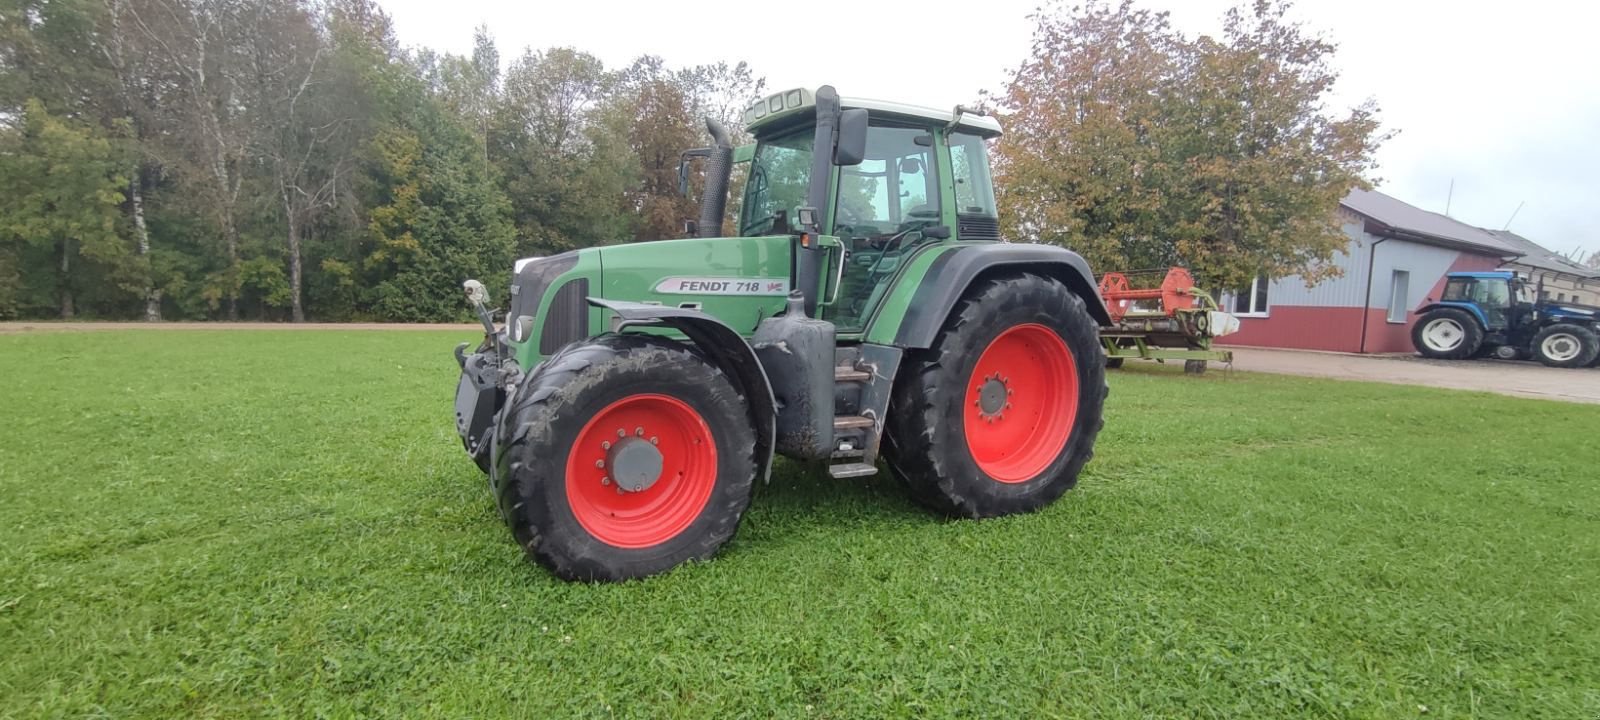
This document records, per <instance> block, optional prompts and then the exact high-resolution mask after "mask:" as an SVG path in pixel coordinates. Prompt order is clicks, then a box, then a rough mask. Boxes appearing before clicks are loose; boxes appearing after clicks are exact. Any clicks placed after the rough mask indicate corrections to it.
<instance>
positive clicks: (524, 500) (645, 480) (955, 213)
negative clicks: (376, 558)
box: [455, 86, 1110, 580]
mask: <svg viewBox="0 0 1600 720" xmlns="http://www.w3.org/2000/svg"><path fill="white" fill-rule="evenodd" d="M745 120H746V123H747V126H748V128H749V130H750V132H752V133H753V134H754V136H755V143H754V144H753V145H747V146H742V147H738V148H735V147H733V146H732V145H731V143H730V142H729V140H728V134H727V133H726V132H725V131H724V130H723V128H722V127H721V126H720V125H718V124H717V123H716V122H714V121H707V126H708V130H709V132H710V135H711V137H712V139H713V141H714V144H713V145H712V146H711V147H709V148H699V149H695V150H691V151H688V152H686V153H685V154H684V155H685V158H684V160H685V162H688V161H689V160H690V158H695V157H700V158H704V167H705V189H704V191H703V193H702V197H701V200H700V207H699V221H698V223H695V224H691V232H692V233H693V235H695V236H694V237H689V238H684V239H676V240H663V241H658V242H647V243H635V244H626V245H608V246H603V247H592V248H586V249H582V250H576V251H573V252H567V253H562V254H559V255H553V256H550V257H543V258H532V259H526V260H521V261H518V262H517V265H516V269H515V271H514V277H513V279H512V283H511V298H510V305H509V309H508V310H507V311H506V312H505V315H504V321H503V324H501V325H497V324H496V322H495V317H494V312H495V311H492V310H489V309H488V308H487V307H486V306H485V302H486V300H487V297H486V293H485V292H484V290H483V286H482V285H481V284H480V283H477V282H476V281H468V282H467V283H466V286H467V294H468V297H469V301H470V302H471V303H472V304H473V306H474V307H475V309H476V310H477V312H478V315H479V318H480V319H481V320H482V322H483V325H484V329H485V332H486V335H485V339H484V341H483V342H482V344H480V345H479V346H478V348H477V351H476V352H473V353H470V354H469V353H468V352H466V350H467V347H468V345H467V344H465V343H463V344H462V345H461V346H459V347H458V348H457V349H456V358H457V361H458V362H459V363H460V365H461V380H460V384H459V386H458V389H457V393H456V403H455V406H456V425H457V430H458V432H459V433H460V435H461V438H462V443H463V445H464V446H465V447H466V450H467V453H468V454H469V455H470V456H471V457H472V458H473V459H474V460H475V461H476V462H477V463H478V466H479V467H480V468H481V469H482V470H483V471H484V472H486V473H488V475H489V479H490V485H491V487H492V489H493V491H494V495H495V497H496V499H497V501H498V504H499V508H500V512H501V514H502V516H503V517H504V519H505V521H506V523H507V524H508V525H509V526H510V527H511V531H512V534H513V535H514V537H515V538H516V540H517V542H518V543H519V544H521V545H522V547H523V548H524V549H525V551H526V552H527V554H528V556H529V557H531V558H532V559H534V560H535V561H537V562H539V563H540V564H542V565H544V566H545V567H547V568H549V569H550V570H551V571H553V572H554V573H555V574H556V575H558V576H560V577H562V578H567V579H580V580H624V579H628V578H636V577H642V576H646V575H651V574H654V573H658V572H662V571H664V570H667V569H669V568H672V567H674V566H676V565H678V564H680V563H683V562H686V561H691V560H699V559H706V558H709V557H711V556H712V555H713V554H714V553H716V551H717V549H718V548H720V547H721V546H722V545H723V543H726V542H727V541H728V540H729V539H730V538H732V537H733V534H734V531H735V530H736V529H737V528H738V526H739V520H740V517H741V516H742V515H743V513H744V511H745V508H746V507H747V506H748V505H749V503H750V497H751V491H752V489H753V488H754V486H755V484H756V483H757V481H760V480H764V479H766V478H767V477H768V476H769V474H770V472H771V469H772V462H773V455H774V454H775V453H777V454H782V455H785V456H787V457H791V458H796V459H800V460H807V461H815V462H818V463H826V464H827V468H828V472H829V474H831V475H832V476H833V477H835V478H857V477H864V476H869V475H873V474H875V473H876V472H877V471H878V461H879V460H880V459H881V460H884V461H885V462H886V464H887V466H888V467H889V469H890V470H891V471H892V472H893V473H894V475H896V476H897V477H898V478H899V479H900V480H901V481H903V483H904V484H905V485H906V486H907V487H908V488H909V490H910V492H911V494H912V495H913V496H915V498H916V499H917V500H919V501H921V502H922V503H925V504H927V505H929V506H931V507H933V508H935V509H937V510H938V511H941V512H943V513H947V514H949V515H953V516H958V517H968V518H983V517H992V516H997V515H1006V514H1010V513H1019V512H1027V511H1031V510H1035V509H1038V508H1040V507H1043V506H1044V505H1047V504H1049V503H1050V502H1051V501H1053V500H1055V499H1056V498H1057V497H1060V496H1061V494H1062V493H1064V492H1065V491H1067V490H1068V489H1070V488H1071V487H1073V485H1075V484H1076V482H1077V479H1078V473H1079V471H1081V470H1082V468H1083V466H1084V463H1086V462H1088V461H1089V458H1090V457H1092V456H1093V452H1094V442H1095V436H1096V435H1097V434H1098V433H1099V430H1100V427H1101V425H1102V421H1101V406H1102V403H1103V402H1104V400H1105V396H1106V385H1105V375H1104V373H1105V358H1104V355H1103V353H1102V351H1101V348H1100V340H1099V338H1098V337H1097V330H1098V328H1099V326H1100V325H1103V324H1108V323H1109V321H1110V318H1109V317H1108V315H1107V313H1106V307H1105V305H1104V303H1103V302H1102V301H1101V299H1100V297H1099V295H1098V294H1097V292H1096V289H1095V283H1094V275H1093V274H1092V273H1091V272H1090V270H1089V267H1088V264H1087V263H1085V262H1084V260H1083V258H1081V257H1079V256H1078V255H1077V254H1076V253H1073V252H1071V251H1069V250H1066V249H1063V248H1060V247H1054V246H1049V245H1038V244H1021V243H1010V242H1006V241H1003V240H1001V239H1000V235H999V225H998V222H997V219H996V212H995V201H994V188H993V186H992V183H991V180H990V174H989V159H988V155H987V150H986V147H985V141H986V140H989V139H992V138H995V137H998V136H999V135H1000V125H999V123H997V122H996V121H994V120H993V119H992V118H990V117H988V116H986V115H983V114H981V113H979V112H976V111H973V110H968V109H966V108H962V107H960V106H958V107H957V108H956V109H955V110H954V111H952V112H945V111H939V110H933V109H927V108H921V107H914V106H909V105H901V104H897V103H886V102H877V101H866V100H841V98H840V97H839V95H838V94H837V93H836V92H835V91H834V89H833V88H832V87H828V86H824V87H822V88H819V89H818V90H817V91H816V92H815V93H812V92H810V91H807V90H788V91H785V92H781V93H778V94H775V95H772V96H770V97H768V98H765V99H763V100H761V101H758V102H756V103H755V104H754V105H752V106H751V107H750V108H749V109H748V110H747V111H746V112H745ZM740 162H748V163H749V169H748V179H747V181H746V183H745V189H744V194H743V199H742V205H741V208H740V212H739V218H738V234H737V236H735V237H715V236H717V235H720V234H721V227H722V220H723V217H724V212H725V209H726V203H727V194H728V186H729V178H730V174H731V170H732V168H733V166H734V165H735V164H737V163H740ZM680 177H681V178H686V177H687V171H686V166H680Z"/></svg>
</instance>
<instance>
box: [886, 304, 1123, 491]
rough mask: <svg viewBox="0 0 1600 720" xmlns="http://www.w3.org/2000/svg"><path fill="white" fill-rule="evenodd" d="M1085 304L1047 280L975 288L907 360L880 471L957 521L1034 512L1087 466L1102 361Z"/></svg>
mask: <svg viewBox="0 0 1600 720" xmlns="http://www.w3.org/2000/svg"><path fill="white" fill-rule="evenodd" d="M1097 327H1098V326H1097V324H1096V323H1095V321H1094V319H1093V318H1092V317H1090V315H1089V312H1088V309H1087V308H1086V307H1085V306H1084V302H1083V299H1082V298H1080V297H1078V296H1077V295H1076V294H1074V293H1073V292H1072V291H1071V290H1069V289H1067V286H1065V285H1063V284H1061V283H1060V282H1059V281H1057V280H1054V279H1052V278H1047V277H1041V276H1038V275H1032V274H1021V275H1016V276H1013V277H1009V278H1001V279H995V280H991V281H989V282H986V283H983V284H981V285H979V286H977V287H975V288H974V289H973V290H971V291H969V294H968V295H967V297H966V298H965V299H964V300H962V302H961V303H960V304H959V305H957V306H956V308H955V309H954V310H953V311H952V312H951V316H950V319H949V320H948V321H946V324H945V327H944V329H943V330H941V331H940V333H939V335H938V337H937V338H935V340H934V344H933V347H932V348H930V349H928V350H925V351H921V352H918V353H916V354H914V355H912V356H911V357H910V358H908V362H907V364H906V366H905V367H904V368H903V369H902V370H901V380H900V382H898V383H896V388H895V394H894V397H893V403H892V405H891V408H890V413H889V419H888V426H889V427H888V433H887V440H888V443H887V450H888V452H887V453H886V455H887V458H888V461H889V467H890V469H891V470H893V471H894V473H895V474H896V475H897V476H899V477H900V479H901V480H902V481H904V482H905V483H906V485H907V486H908V487H909V488H910V489H911V493H912V495H913V496H914V497H916V499H917V500H919V501H921V502H922V503H924V504H926V505H929V506H931V507H933V508H935V509H937V510H940V511H942V512H945V513H948V514H951V515H957V516H962V517H974V518H978V517H992V516H996V515H1006V514H1010V513H1018V512H1028V511H1031V510H1036V509H1038V508H1041V507H1043V506H1045V505H1047V504H1049V503H1050V502H1051V501H1053V500H1055V499H1056V498H1058V497H1060V496H1061V494H1062V493H1064V492H1066V491H1067V490H1068V489H1070V488H1072V487H1073V486H1074V485H1076V484H1077V482H1078V473H1079V472H1080V471H1081V470H1082V469H1083V466H1084V464H1085V463H1087V462H1088V461H1089V459H1090V458H1091V457H1093V455H1094V441H1095V436H1096V435H1098V434H1099V432H1100V426H1101V424H1102V422H1101V406H1102V405H1103V403H1104V402H1105V396H1106V382H1105V365H1106V363H1105V356H1104V352H1103V350H1102V349H1101V347H1100V342H1099V338H1098V335H1097Z"/></svg>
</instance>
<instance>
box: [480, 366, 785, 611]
mask: <svg viewBox="0 0 1600 720" xmlns="http://www.w3.org/2000/svg"><path fill="white" fill-rule="evenodd" d="M647 396H648V397H656V398H660V397H665V398H670V399H671V401H675V402H676V403H679V404H682V405H685V406H687V407H688V408H691V409H692V410H693V411H694V413H697V414H698V417H699V418H700V419H702V420H703V421H704V425H705V427H706V428H707V429H709V436H710V437H709V440H710V442H711V444H712V445H713V446H714V457H715V461H716V465H715V472H714V473H702V477H709V476H711V475H714V480H712V481H710V482H711V483H712V485H711V489H710V493H709V496H708V497H707V499H706V500H705V502H704V505H703V507H700V509H699V510H698V514H696V515H693V520H692V521H688V524H687V525H686V526H684V527H683V528H682V529H681V530H678V531H676V534H673V535H671V536H670V537H663V538H662V539H661V540H660V541H659V542H656V543H655V544H652V545H648V546H633V547H629V546H618V545H615V544H612V543H610V542H607V541H606V540H605V539H602V537H600V536H599V535H597V534H596V533H594V532H591V531H590V530H588V529H586V528H585V526H584V524H583V522H582V521H581V520H579V518H578V516H577V513H578V512H583V510H582V509H581V508H582V507H583V505H584V502H585V501H584V500H583V499H582V498H579V499H578V500H577V501H576V503H575V501H574V499H573V498H570V497H569V494H568V487H569V483H568V472H569V468H568V467H567V466H568V460H569V457H575V456H576V455H577V452H578V451H577V450H574V449H573V448H574V446H575V444H577V443H578V442H579V440H578V438H579V437H580V435H582V434H583V433H584V432H586V430H588V429H590V428H591V425H592V422H591V421H593V422H600V419H599V414H601V413H603V412H604V411H605V410H607V409H609V408H613V407H616V406H617V404H618V403H626V402H637V400H636V399H637V398H641V397H647ZM507 416H508V418H509V422H508V423H506V424H505V425H504V427H505V428H506V435H505V436H504V438H503V439H504V442H505V448H506V450H505V454H506V457H505V458H504V463H505V464H504V465H503V466H502V467H504V468H505V469H506V472H505V473H504V474H503V477H500V478H499V479H498V480H499V486H498V487H496V488H495V496H496V498H497V501H498V503H499V506H500V512H501V515H502V516H503V517H504V518H505V520H506V523H507V524H508V525H509V526H510V528H511V532H512V535H513V536H514V537H515V538H516V541H517V543H518V544H519V545H521V546H522V548H523V550H524V551H526V552H527V554H528V557H530V558H532V559H533V560H535V561H536V562H538V563H539V564H540V565H543V566H545V567H546V568H549V569H550V571H551V572H553V573H555V574H556V575H557V576H559V577H562V578H565V579H568V580H610V581H615V580H627V579H631V578H638V577H644V576H647V575H653V574H655V573H659V572H662V571H665V570H668V569H670V568H672V567H675V566H677V565H679V564H681V563H684V562H687V561H691V560H705V559H709V558H710V557H711V556H712V555H714V554H715V553H716V552H717V550H718V548H720V547H722V545H723V544H724V543H726V542H727V541H728V540H730V539H732V538H733V535H734V532H735V531H736V530H737V529H738V527H739V519H740V517H741V516H743V514H744V511H745V508H746V507H748V506H749V504H750V492H751V488H752V486H753V484H754V480H755V475H756V459H755V431H754V430H753V427H754V424H753V422H752V420H751V417H750V413H749V410H748V405H747V403H746V401H745V399H744V398H743V397H742V396H741V395H740V393H739V391H738V390H737V389H736V388H735V386H734V384H733V383H732V382H730V380H729V379H728V377H727V376H726V375H724V374H723V373H722V371H721V370H719V369H718V368H717V367H716V366H714V365H712V364H710V363H708V362H706V361H705V360H704V359H702V358H701V357H700V356H699V355H698V354H696V353H695V352H693V351H691V350H690V349H689V348H688V347H686V346H684V345H682V344H679V343H675V342H672V341H670V340H665V339H661V338H656V337H649V336H643V335H602V336H600V337H597V338H592V339H588V340H583V341H579V342H576V343H573V344H571V345H568V346H567V347H566V348H564V349H562V350H561V351H560V352H558V353H556V354H555V355H554V356H552V357H550V358H549V359H548V360H546V361H545V362H544V364H543V365H541V366H540V367H539V369H538V370H537V371H536V372H535V373H534V374H533V376H532V377H530V378H528V379H527V380H526V381H525V382H524V383H523V384H522V386H521V387H520V388H518V390H517V395H516V400H515V401H514V402H513V404H512V406H511V409H510V410H509V411H508V414H507ZM629 424H631V423H629ZM607 432H609V430H607ZM662 434H663V435H665V434H666V433H662ZM630 435H631V434H630ZM696 437H699V435H696ZM650 442H651V444H652V445H653V444H654V442H655V440H654V438H651V439H650ZM667 444H669V443H663V445H667ZM696 444H698V441H696ZM618 445H619V446H620V445H621V441H618ZM606 447H607V448H608V449H609V448H610V447H611V446H610V443H609V442H607V443H606ZM666 450H667V448H666V447H662V448H661V451H663V452H662V454H663V455H664V454H666ZM697 452H698V449H697ZM607 457H609V456H607ZM671 462H672V460H671V459H670V458H668V460H667V463H668V464H669V466H670V464H671ZM615 464H616V463H613V465H615ZM596 467H602V466H599V465H597V466H596ZM586 469H589V468H588V466H587V465H583V467H581V468H580V467H575V468H572V469H571V472H573V473H575V474H576V473H580V472H583V471H584V470H586ZM656 469H657V470H658V471H661V463H660V461H659V460H658V462H657V465H656ZM596 472H597V473H598V474H599V475H601V476H605V477H604V478H603V479H602V478H599V477H597V478H594V481H595V482H603V483H604V485H605V486H606V487H607V488H610V489H612V490H616V489H617V488H616V487H615V486H614V485H613V481H612V479H611V478H610V477H609V475H610V474H611V471H609V470H604V471H596ZM691 474H693V473H691ZM575 476H576V475H575ZM682 478H683V473H681V472H680V473H678V474H677V475H676V476H673V475H671V474H670V472H669V471H662V474H661V476H660V479H659V480H658V481H653V482H656V483H658V484H659V485H660V487H659V488H656V487H655V486H651V487H649V488H647V489H646V491H649V490H657V489H659V490H662V491H666V492H677V491H676V490H675V489H674V486H673V485H672V484H671V483H674V482H677V483H680V486H681V483H683V482H684V481H683V480H682ZM574 482H579V481H576V480H575V481H574ZM617 484H620V483H617ZM580 487H584V486H580ZM702 487H703V485H702ZM596 492H599V491H596ZM618 494H619V495H621V494H622V493H621V492H620V490H619V491H618ZM575 505H576V506H577V507H579V508H580V509H579V510H575V509H574V508H575ZM591 507H592V506H591ZM692 507H693V506H692V505H691V508H692ZM688 512H693V510H692V509H691V510H690V511H688ZM594 513H595V511H594V510H589V511H587V513H586V515H585V516H586V517H590V518H594V517H595V514H594ZM601 514H603V513H601ZM611 517H613V518H614V517H616V513H615V512H613V513H611ZM686 517H687V515H686ZM591 522H595V521H593V520H592V521H591ZM599 522H606V520H605V519H604V518H602V519H601V520H600V521H599Z"/></svg>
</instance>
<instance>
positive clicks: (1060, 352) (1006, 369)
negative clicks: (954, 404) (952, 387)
mask: <svg viewBox="0 0 1600 720" xmlns="http://www.w3.org/2000/svg"><path fill="white" fill-rule="evenodd" d="M965 397H966V402H965V403H964V407H965V408H966V409H965V410H964V411H963V412H962V414H961V418H962V424H963V426H964V428H963V429H964V432H965V433H966V438H967V450H968V451H969V452H971V453H972V459H973V461H974V462H976V463H977V464H978V469H980V470H982V471H983V472H984V473H986V474H988V475H989V477H992V478H994V479H995V480H998V481H1000V482H1004V483H1021V482H1027V481H1029V480H1032V479H1033V478H1035V477H1037V476H1038V475H1039V473H1041V472H1044V470H1045V468H1047V467H1049V466H1050V463H1052V462H1054V461H1055V459H1056V458H1057V457H1058V456H1059V455H1060V454H1061V449H1062V448H1064V447H1066V444H1067V438H1068V437H1069V436H1071V435H1072V425H1073V422H1074V421H1075V420H1076V419H1077V417H1078V368H1077V365H1076V363H1075V362H1074V361H1073V358H1072V351H1071V350H1069V349H1067V344H1066V342H1064V341H1063V340H1062V339H1061V336H1060V335H1057V334H1056V331H1054V330H1052V329H1050V328H1048V327H1046V326H1044V325H1039V324H1036V323H1028V324H1025V325H1017V326H1015V327H1013V328H1011V329H1009V330H1006V331H1005V332H1003V333H1000V336H999V337H996V338H995V339H994V341H993V342H990V343H989V347H987V348H985V349H984V351H983V354H982V355H980V356H978V364H977V365H975V366H973V368H972V376H971V377H970V378H968V381H967V391H966V396H965Z"/></svg>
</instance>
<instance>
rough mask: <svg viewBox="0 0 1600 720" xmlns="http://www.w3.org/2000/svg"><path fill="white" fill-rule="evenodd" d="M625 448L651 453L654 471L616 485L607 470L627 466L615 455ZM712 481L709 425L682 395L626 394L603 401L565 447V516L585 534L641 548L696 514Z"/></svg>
mask: <svg viewBox="0 0 1600 720" xmlns="http://www.w3.org/2000/svg"><path fill="white" fill-rule="evenodd" d="M646 444H648V446H649V447H648V448H646V447H645V445H646ZM625 448H631V449H629V450H628V452H631V453H633V454H634V456H635V457H637V456H638V455H640V454H642V455H644V456H646V457H649V456H650V454H651V453H652V452H654V453H656V454H658V455H659V462H660V472H659V474H658V475H657V476H656V479H655V480H654V481H653V482H652V483H650V484H649V485H648V487H643V488H642V489H637V490H630V489H624V488H623V487H622V486H623V485H624V483H623V482H619V481H618V480H616V479H615V478H614V477H613V474H614V471H618V470H622V471H625V472H626V471H628V470H629V469H630V468H628V467H625V465H627V464H629V462H630V461H628V460H619V455H618V453H619V452H622V451H623V450H624V449H625ZM631 464H632V465H633V466H635V467H636V466H637V465H638V463H637V462H636V461H634V462H632V463H631ZM631 477H633V476H631V475H630V478H631ZM628 482H634V480H632V479H630V480H629V481H628ZM716 484H717V446H716V442H715V438H713V437H712V435H711V428H710V426H708V425H706V421H705V419H704V418H702V417H700V413H698V412H695V410H694V408H692V407H689V405H688V404H687V403H685V402H683V401H682V400H679V399H677V398H674V397H668V396H666V395H654V394H643V395H629V396H628V397H625V398H622V399H621V400H618V401H616V402H614V403H611V404H610V405H607V406H606V407H605V409H603V410H601V411H600V412H598V413H595V416H594V417H593V418H590V420H589V422H588V423H586V424H585V425H584V426H583V430H582V431H580V432H579V433H578V438H577V440H576V441H574V442H573V445H572V450H571V451H570V452H569V453H568V454H567V502H568V504H569V505H570V506H571V507H572V514H573V516H574V517H575V518H577V520H578V524H579V525H582V526H583V529H584V530H587V531H589V534H590V535H593V536H594V537H595V538H596V539H598V540H600V541H601V542H604V543H606V544H608V545H613V546H616V547H623V548H647V547H653V546H655V545H660V544H661V543H664V542H667V541H668V540H671V539H672V538H674V537H677V536H678V534H679V533H681V532H683V531H684V530H685V529H687V528H688V527H689V525H690V524H692V523H693V522H694V521H695V518H697V517H700V512H701V511H702V510H704V509H705V507H706V503H707V502H709V501H710V500H711V490H712V488H714V487H715V486H716Z"/></svg>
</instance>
